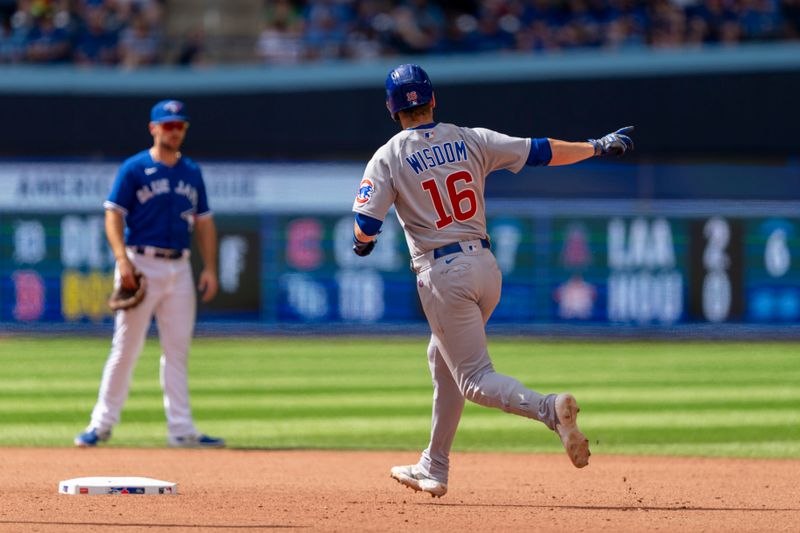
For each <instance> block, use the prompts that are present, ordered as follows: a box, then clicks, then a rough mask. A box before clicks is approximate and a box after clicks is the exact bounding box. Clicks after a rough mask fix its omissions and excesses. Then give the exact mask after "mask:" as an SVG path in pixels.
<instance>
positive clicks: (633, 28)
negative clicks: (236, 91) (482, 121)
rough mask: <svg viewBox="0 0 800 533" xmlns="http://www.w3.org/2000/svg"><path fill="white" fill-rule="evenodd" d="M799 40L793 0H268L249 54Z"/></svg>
mask: <svg viewBox="0 0 800 533" xmlns="http://www.w3.org/2000/svg"><path fill="white" fill-rule="evenodd" d="M789 39H800V0H705V1H701V0H480V1H479V0H462V1H457V0H456V1H449V0H400V1H397V0H354V1H343V0H305V1H303V0H274V1H270V2H269V3H268V5H267V15H266V25H265V29H264V31H263V32H262V34H261V38H260V40H259V43H258V48H257V50H258V55H259V57H261V59H262V60H263V61H265V62H267V63H297V62H300V61H303V60H308V59H317V58H323V59H324V58H338V57H345V58H373V57H380V56H391V55H404V54H449V53H474V52H487V51H506V50H508V51H523V52H540V51H555V50H566V49H576V48H599V47H603V48H617V49H618V48H624V47H641V46H651V47H675V46H687V45H688V46H701V45H706V44H714V43H721V44H725V45H730V44H735V43H740V42H745V41H776V40H789Z"/></svg>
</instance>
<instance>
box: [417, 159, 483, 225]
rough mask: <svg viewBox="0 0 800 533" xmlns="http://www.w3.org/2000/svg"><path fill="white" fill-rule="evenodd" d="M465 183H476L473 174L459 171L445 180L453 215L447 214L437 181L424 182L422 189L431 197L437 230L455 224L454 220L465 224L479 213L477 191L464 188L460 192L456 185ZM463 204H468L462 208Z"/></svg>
mask: <svg viewBox="0 0 800 533" xmlns="http://www.w3.org/2000/svg"><path fill="white" fill-rule="evenodd" d="M460 181H463V182H464V183H466V184H467V185H468V184H470V183H472V182H473V181H475V179H474V178H473V177H472V174H470V173H469V172H467V171H466V170H459V171H458V172H454V173H453V174H450V175H449V176H447V178H446V179H445V180H444V184H445V187H446V188H447V196H448V197H450V205H451V206H452V207H453V214H452V215H451V214H450V213H448V212H447V210H446V209H445V206H444V202H442V195H441V193H440V192H439V187H437V186H436V180H435V179H429V180H426V181H423V182H422V184H421V185H422V188H423V189H424V190H426V191H428V194H430V195H431V202H433V208H434V209H435V210H436V216H438V217H439V218H438V219H437V220H436V229H442V228H444V227H445V226H449V225H450V224H452V223H453V218H454V217H455V220H458V221H459V222H464V221H466V220H469V219H471V218H472V217H474V216H475V213H476V212H477V211H478V198H477V197H476V196H475V191H474V190H472V189H471V188H469V187H468V186H467V187H464V188H463V189H462V190H460V191H459V190H458V189H457V188H456V185H457V184H458V182H460ZM462 203H464V204H466V205H465V206H463V207H462V205H461V204H462Z"/></svg>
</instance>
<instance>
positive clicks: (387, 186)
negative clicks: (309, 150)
mask: <svg viewBox="0 0 800 533" xmlns="http://www.w3.org/2000/svg"><path fill="white" fill-rule="evenodd" d="M530 148H531V140H530V139H523V138H519V137H509V136H508V135H504V134H502V133H498V132H496V131H492V130H488V129H485V128H462V127H459V126H456V125H454V124H444V123H438V124H436V125H435V126H427V127H421V128H417V129H409V130H403V131H401V132H400V133H398V134H397V135H395V136H394V137H392V138H391V139H390V140H389V142H387V143H386V144H385V145H383V146H382V147H381V148H380V149H378V151H377V152H375V155H374V156H373V157H372V160H370V162H369V164H367V168H366V170H365V172H364V177H363V179H362V180H361V185H360V188H359V194H358V196H357V197H356V200H355V202H354V203H353V211H355V212H357V213H363V214H365V215H368V216H370V217H373V218H376V219H378V220H383V219H384V218H385V217H386V213H387V212H388V211H389V208H390V207H391V205H392V204H394V205H395V209H396V210H397V218H398V220H399V221H400V225H401V226H402V227H403V229H404V230H405V234H406V240H407V242H408V249H409V251H410V252H411V256H412V257H417V256H419V255H421V254H423V253H425V252H427V251H429V250H432V249H434V248H438V247H440V246H444V245H446V244H449V243H452V242H458V241H465V240H470V239H484V238H486V236H487V232H486V212H485V205H484V204H485V202H484V198H483V191H484V185H485V180H486V175H487V174H488V173H490V172H492V171H494V170H499V169H508V170H511V171H512V172H519V171H520V169H521V168H522V167H523V165H524V164H525V161H526V160H527V157H528V153H529V152H530Z"/></svg>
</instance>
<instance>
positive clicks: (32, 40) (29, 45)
mask: <svg viewBox="0 0 800 533" xmlns="http://www.w3.org/2000/svg"><path fill="white" fill-rule="evenodd" d="M163 8H164V0H0V63H33V64H58V63H76V64H79V65H121V66H125V67H129V68H135V67H138V66H142V65H154V64H157V63H159V62H160V60H161V52H162V49H161V44H162V21H163Z"/></svg>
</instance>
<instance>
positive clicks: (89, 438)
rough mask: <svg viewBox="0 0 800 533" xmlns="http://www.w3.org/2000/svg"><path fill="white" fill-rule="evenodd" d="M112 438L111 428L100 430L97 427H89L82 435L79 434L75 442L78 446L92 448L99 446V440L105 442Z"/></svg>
mask: <svg viewBox="0 0 800 533" xmlns="http://www.w3.org/2000/svg"><path fill="white" fill-rule="evenodd" d="M110 438H111V430H108V431H100V430H98V429H95V428H89V429H87V430H86V431H84V432H83V433H81V434H80V435H77V436H76V437H75V440H73V442H74V443H75V446H77V447H78V448H92V447H94V446H97V443H98V442H104V441H107V440H108V439H110Z"/></svg>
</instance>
